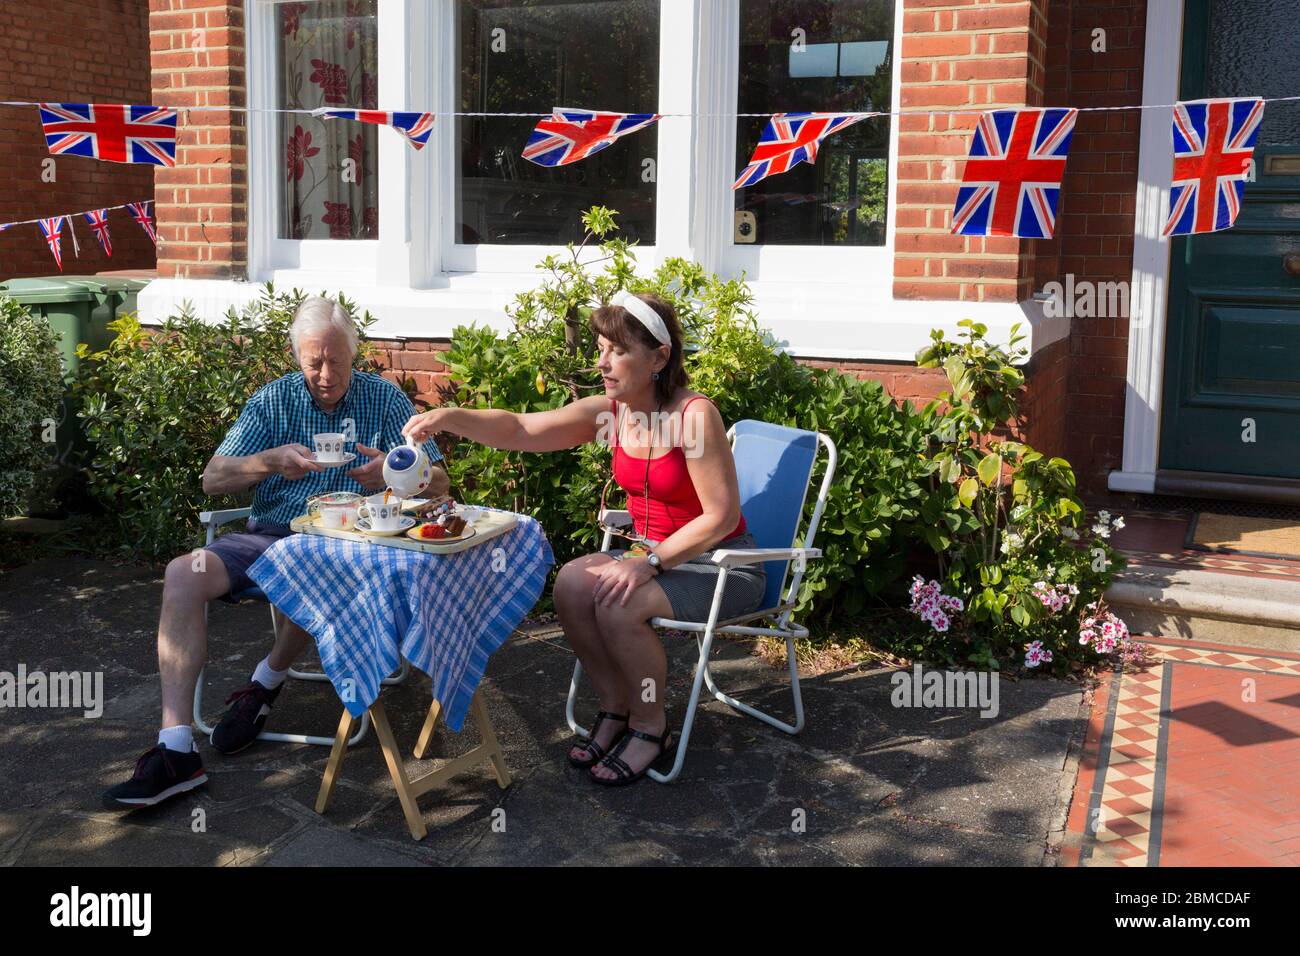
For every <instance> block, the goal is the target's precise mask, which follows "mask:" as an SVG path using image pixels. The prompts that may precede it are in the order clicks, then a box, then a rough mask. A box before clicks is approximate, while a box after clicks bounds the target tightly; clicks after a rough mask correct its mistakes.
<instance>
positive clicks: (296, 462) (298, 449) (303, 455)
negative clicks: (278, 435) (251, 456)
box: [262, 445, 325, 481]
mask: <svg viewBox="0 0 1300 956" xmlns="http://www.w3.org/2000/svg"><path fill="white" fill-rule="evenodd" d="M262 454H263V455H264V456H265V459H264V460H265V462H266V466H267V467H268V468H269V469H270V470H271V473H272V474H276V475H283V476H284V477H285V478H287V479H288V480H289V481H297V480H298V479H299V478H305V477H306V476H307V475H309V474H311V473H312V472H315V471H324V470H325V466H324V465H322V464H320V463H319V462H317V461H314V460H313V459H312V450H311V449H310V448H308V447H307V446H306V445H281V446H280V447H279V448H272V449H270V450H269V451H265V452H263V453H262Z"/></svg>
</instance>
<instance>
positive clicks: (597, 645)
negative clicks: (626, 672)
mask: <svg viewBox="0 0 1300 956" xmlns="http://www.w3.org/2000/svg"><path fill="white" fill-rule="evenodd" d="M612 560H614V559H613V557H611V556H610V555H608V554H604V553H598V554H587V555H583V556H582V557H580V558H575V559H574V560H573V561H570V562H569V563H568V564H566V565H564V567H562V568H560V572H559V574H558V575H556V578H555V591H554V597H555V610H556V613H557V614H558V615H559V617H560V626H561V627H563V628H564V636H565V637H566V638H568V641H569V644H570V645H572V647H573V650H574V653H576V654H577V655H578V660H580V661H581V662H582V668H583V670H584V671H586V673H587V676H588V677H589V678H590V679H591V684H592V686H593V687H594V688H595V689H596V696H597V697H598V698H599V699H600V709H601V710H607V711H609V712H610V713H612V714H625V713H627V712H628V711H627V707H628V704H629V701H628V696H627V682H626V681H625V680H624V678H623V675H622V674H621V673H620V672H619V669H618V665H617V664H616V663H615V662H614V659H613V658H612V657H611V656H610V654H609V651H608V650H606V648H605V644H604V641H603V640H602V639H601V634H600V629H599V627H598V625H597V623H596V607H595V601H594V599H593V598H592V593H591V592H592V587H593V586H594V585H595V584H596V582H597V580H598V578H597V577H596V575H595V574H593V573H592V569H594V568H597V567H600V566H601V565H602V564H606V563H608V562H610V561H612ZM625 728H626V725H625V724H623V723H621V722H619V721H613V720H606V721H604V722H603V723H602V724H601V726H600V728H599V732H598V733H597V735H596V737H595V743H598V744H600V745H601V746H602V747H604V748H605V749H609V746H610V744H611V743H613V741H614V739H615V738H616V737H618V736H619V735H621V734H622V733H623V731H624V729H625ZM569 753H570V756H572V757H574V758H575V759H582V758H583V756H584V748H583V746H582V745H581V744H579V745H576V746H574V747H573V749H572V750H570V751H569Z"/></svg>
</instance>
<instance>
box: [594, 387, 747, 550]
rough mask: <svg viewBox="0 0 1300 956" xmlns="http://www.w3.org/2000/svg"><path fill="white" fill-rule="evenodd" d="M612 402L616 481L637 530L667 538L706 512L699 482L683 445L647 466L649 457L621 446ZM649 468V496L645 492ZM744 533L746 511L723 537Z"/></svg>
mask: <svg viewBox="0 0 1300 956" xmlns="http://www.w3.org/2000/svg"><path fill="white" fill-rule="evenodd" d="M696 398H703V396H701V395H696V396H695V397H694V398H690V399H687V401H686V404H685V405H683V406H682V413H683V416H684V414H685V412H686V408H687V406H689V405H690V404H691V402H693V401H695V399H696ZM705 400H706V401H707V399H705ZM610 405H612V406H613V409H612V410H613V412H614V424H615V427H614V481H615V482H617V483H618V486H619V487H620V488H622V489H623V490H624V491H626V492H627V510H628V511H630V512H631V513H632V524H633V527H634V528H635V529H636V531H637V533H638V534H640V535H642V536H643V537H645V538H646V539H647V540H650V541H663V540H664V539H665V538H667V537H668V536H669V535H671V534H672V533H673V532H675V531H676V530H677V529H678V528H680V527H681V526H682V525H684V524H686V523H687V522H689V521H692V520H694V519H695V518H698V517H699V516H700V515H702V514H703V513H704V508H703V507H702V506H701V505H700V499H699V496H698V495H697V494H696V493H695V484H694V482H692V481H691V474H690V472H689V471H688V470H687V468H686V453H685V452H683V451H682V448H681V446H680V445H674V446H673V448H672V449H671V450H670V451H669V452H668V453H667V454H664V455H659V456H657V457H655V458H651V459H650V460H649V462H648V465H649V467H648V469H647V461H646V459H644V458H636V457H634V456H632V455H629V454H628V453H627V452H626V451H624V450H623V449H622V447H620V446H619V443H618V434H619V428H620V423H621V416H620V413H619V405H618V402H616V401H614V400H613V399H610ZM647 470H648V474H649V495H648V496H647V495H645V494H644V493H643V489H644V488H645V487H646V476H647ZM647 498H648V499H649V500H647ZM647 517H648V520H647ZM744 533H745V516H744V515H743V514H742V515H741V516H740V522H739V523H738V524H737V525H736V528H735V530H734V531H732V532H731V534H729V535H727V536H726V537H725V538H723V539H722V540H724V541H729V540H731V539H732V538H734V537H736V535H739V534H744Z"/></svg>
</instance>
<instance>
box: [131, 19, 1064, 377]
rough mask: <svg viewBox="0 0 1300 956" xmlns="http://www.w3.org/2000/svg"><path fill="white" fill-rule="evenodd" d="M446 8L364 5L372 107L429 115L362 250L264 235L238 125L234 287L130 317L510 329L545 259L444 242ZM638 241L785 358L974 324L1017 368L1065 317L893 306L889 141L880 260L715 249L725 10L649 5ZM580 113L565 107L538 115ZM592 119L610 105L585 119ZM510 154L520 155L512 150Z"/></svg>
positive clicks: (255, 155) (447, 202)
mask: <svg viewBox="0 0 1300 956" xmlns="http://www.w3.org/2000/svg"><path fill="white" fill-rule="evenodd" d="M280 2H285V0H245V13H246V19H245V24H246V31H245V42H246V78H247V84H248V105H249V106H250V107H253V108H255V109H257V108H260V109H263V110H264V109H268V108H274V107H275V105H276V104H275V102H274V97H275V86H276V84H275V75H276V59H275V58H276V51H277V46H278V43H279V37H278V31H277V30H276V22H275V6H276V5H277V4H278V3H280ZM456 2H457V0H379V46H380V71H379V105H380V106H381V107H383V108H385V109H391V110H416V109H419V110H428V109H432V110H434V111H436V112H437V113H439V114H440V115H439V117H438V119H437V122H436V123H435V125H434V129H433V133H432V134H431V136H430V140H429V143H428V145H427V146H426V147H425V148H424V149H423V150H419V151H417V150H414V149H412V148H411V147H410V145H409V144H408V143H407V142H406V141H405V140H404V139H403V138H402V137H401V135H400V134H399V133H397V132H396V131H395V130H390V129H381V130H380V131H379V175H380V179H379V220H380V234H379V239H378V240H296V241H295V240H285V239H280V238H278V236H277V223H278V216H279V212H278V189H279V181H278V180H279V177H280V175H281V168H282V166H283V157H282V156H280V155H279V153H280V149H279V138H278V135H277V123H276V114H274V113H268V112H252V113H249V114H248V170H249V173H248V210H249V218H248V225H249V228H248V278H249V280H250V281H249V282H238V281H234V280H188V279H183V278H174V279H162V280H157V281H155V282H154V283H152V284H151V285H150V286H149V287H148V288H146V289H145V290H143V291H142V292H141V295H140V311H141V316H142V318H143V320H144V321H146V322H159V321H161V320H162V319H164V318H166V316H168V315H170V314H173V313H174V312H176V311H177V310H178V308H179V306H180V305H181V303H183V302H185V301H187V300H188V301H190V302H192V303H193V304H194V306H195V307H196V309H197V310H198V312H199V314H201V315H207V314H208V313H209V312H211V313H213V317H214V318H215V317H217V316H219V315H220V314H221V312H223V311H224V310H225V309H226V308H228V307H230V306H238V305H240V304H241V303H245V302H248V301H251V300H253V299H255V298H256V297H257V296H258V294H259V291H260V290H259V285H258V284H260V283H262V282H266V281H273V282H275V283H276V285H277V286H278V287H281V288H301V289H304V290H308V291H325V292H343V293H345V294H346V295H347V296H348V297H349V298H351V299H353V300H354V301H355V302H356V303H357V305H358V306H359V307H360V308H363V309H367V310H369V311H370V312H371V313H372V314H374V315H375V316H376V318H377V319H378V322H377V323H376V324H375V326H373V327H372V329H371V335H373V336H375V337H376V338H401V337H411V338H447V337H448V336H450V334H451V332H452V330H453V328H455V326H457V325H462V324H468V323H471V322H477V323H481V324H485V325H488V326H491V327H493V328H496V329H498V330H499V331H503V332H504V331H507V330H508V329H509V328H510V322H509V319H508V318H507V317H506V315H505V311H504V310H505V308H506V307H507V306H508V305H509V304H510V303H511V302H512V301H513V300H514V298H515V296H516V295H517V294H518V293H519V292H523V291H526V290H529V289H534V288H536V287H537V285H538V283H539V282H540V281H541V279H542V276H541V274H540V273H539V272H538V270H537V268H536V266H537V263H538V262H539V261H540V260H541V259H542V258H543V257H544V256H546V255H548V254H563V253H564V248H563V247H562V246H536V245H528V246H509V245H490V244H483V245H478V246H467V245H462V244H459V243H457V242H455V238H456V236H455V234H454V229H455V219H456V210H455V196H456V191H455V177H456V176H457V175H458V172H457V143H456V141H455V124H454V123H453V122H451V118H450V117H448V116H447V115H446V114H448V113H450V112H452V111H454V110H455V109H457V108H458V107H457V100H456V79H457V77H456V69H457V62H458V51H457V49H456V44H457V37H456V33H455V3H456ZM660 3H661V6H660V17H661V20H660V37H661V38H663V37H672V38H674V42H672V43H663V42H661V43H660V69H659V84H660V85H659V110H660V112H662V113H686V114H692V116H690V117H684V116H667V117H665V118H664V119H663V120H661V121H660V122H659V123H657V124H655V127H654V130H653V131H645V132H644V133H642V134H637V135H656V136H658V144H659V150H658V162H657V169H656V172H657V178H658V183H657V188H658V195H657V198H656V219H657V221H656V231H655V232H656V238H655V244H654V245H646V246H638V247H636V248H635V249H634V252H633V257H634V259H635V260H636V262H637V267H638V271H639V272H641V274H646V273H648V272H649V271H650V270H652V269H653V268H654V267H655V266H657V265H658V264H659V263H661V262H663V261H664V260H665V259H667V258H669V257H672V256H681V257H683V258H686V259H688V260H693V261H695V262H698V263H699V264H700V265H701V266H702V267H703V268H704V269H705V270H707V271H710V272H716V273H718V274H719V275H721V276H723V277H724V278H739V277H740V276H741V273H742V272H743V273H744V276H745V279H746V281H747V283H748V285H749V287H750V290H751V291H752V293H753V295H754V307H755V310H756V311H757V314H758V317H759V321H760V323H761V324H762V325H764V326H766V327H767V328H769V329H770V330H771V331H772V333H773V335H774V337H775V339H776V341H777V343H778V344H779V345H780V346H781V347H784V348H786V349H788V350H789V351H790V352H792V353H794V354H796V355H800V356H810V357H818V358H829V359H857V360H885V361H900V362H910V361H911V360H912V359H913V358H914V357H915V354H916V351H917V349H918V348H920V347H922V346H924V345H925V344H927V343H928V341H929V333H930V329H932V328H935V327H940V328H944V329H945V330H947V331H948V332H949V333H954V334H955V333H956V332H957V331H958V327H957V324H956V323H957V322H958V321H960V320H961V319H964V318H970V319H975V320H977V321H980V322H984V323H985V324H986V325H988V327H989V331H990V337H991V338H993V339H995V340H1003V341H1005V339H1006V338H1007V336H1008V335H1009V330H1010V327H1011V326H1012V325H1013V324H1015V323H1020V324H1021V325H1022V326H1023V329H1022V330H1023V331H1024V332H1025V333H1027V342H1026V344H1027V345H1028V347H1029V349H1030V351H1031V353H1033V352H1037V351H1039V350H1040V349H1041V348H1043V347H1045V346H1047V345H1049V344H1051V343H1052V342H1055V341H1058V340H1059V339H1061V338H1062V337H1064V336H1066V335H1068V334H1069V325H1070V323H1069V320H1068V319H1062V318H1057V319H1051V318H1047V317H1046V316H1045V315H1044V312H1043V308H1042V302H1041V297H1036V298H1034V299H1031V300H1029V301H1027V302H1020V303H1003V302H965V301H963V302H952V301H939V300H903V299H898V300H896V299H894V298H893V282H894V276H893V267H894V248H895V222H896V215H897V208H898V180H897V168H898V127H899V123H898V120H897V117H895V118H894V120H893V122H891V128H890V140H889V163H890V176H891V183H890V190H889V193H890V195H889V209H888V213H887V224H886V232H885V244H884V245H883V246H841V247H836V246H829V247H828V246H821V245H817V246H812V245H810V246H789V245H770V246H764V245H761V244H756V245H754V246H743V245H742V246H740V247H739V249H737V247H735V246H734V245H733V243H732V234H733V229H734V212H735V200H734V193H733V191H732V189H731V184H732V183H733V182H734V181H735V177H736V174H737V169H736V144H735V139H736V123H735V116H734V114H735V112H736V109H737V103H738V97H739V87H738V84H739V37H740V19H739V18H740V0H660ZM903 16H904V11H903V0H895V11H894V47H893V51H892V55H893V68H894V76H893V81H892V103H891V109H892V111H894V112H897V110H898V106H899V101H900V94H901V88H902V83H901V72H902V34H903ZM556 105H561V106H585V105H587V104H581V103H563V104H556ZM593 105H596V106H607V105H610V104H593ZM716 114H723V115H716ZM521 148H522V144H521Z"/></svg>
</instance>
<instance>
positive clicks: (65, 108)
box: [40, 103, 176, 166]
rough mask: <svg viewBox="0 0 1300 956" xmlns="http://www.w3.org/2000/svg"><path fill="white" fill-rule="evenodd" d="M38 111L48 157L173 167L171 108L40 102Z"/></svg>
mask: <svg viewBox="0 0 1300 956" xmlns="http://www.w3.org/2000/svg"><path fill="white" fill-rule="evenodd" d="M40 109H41V125H42V126H43V127H44V128H45V144H46V146H48V147H49V150H50V155H51V156H59V155H67V156H87V157H89V158H91V159H99V160H103V161H104V162H108V163H151V164H153V165H155V166H175V165H176V111H175V110H169V109H162V108H160V107H157V106H124V105H121V104H102V103H99V104H96V103H42V104H41V107H40Z"/></svg>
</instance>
